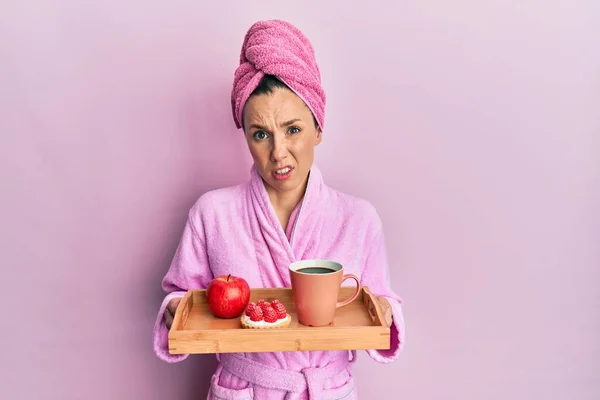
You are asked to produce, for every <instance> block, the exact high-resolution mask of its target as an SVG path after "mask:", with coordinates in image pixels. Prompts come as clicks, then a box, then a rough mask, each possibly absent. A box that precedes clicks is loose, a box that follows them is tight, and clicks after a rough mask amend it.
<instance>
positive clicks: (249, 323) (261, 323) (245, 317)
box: [244, 314, 290, 326]
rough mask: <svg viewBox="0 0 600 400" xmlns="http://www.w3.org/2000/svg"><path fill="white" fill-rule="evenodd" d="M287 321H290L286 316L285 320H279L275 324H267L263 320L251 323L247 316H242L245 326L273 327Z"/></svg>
mask: <svg viewBox="0 0 600 400" xmlns="http://www.w3.org/2000/svg"><path fill="white" fill-rule="evenodd" d="M288 319H290V316H289V315H286V316H285V318H280V319H278V320H277V321H275V322H267V321H265V320H264V319H262V320H260V321H252V320H251V319H250V317H249V316H247V315H246V314H244V322H245V323H246V324H247V325H252V326H269V325H275V324H280V323H282V322H284V321H287V320H288Z"/></svg>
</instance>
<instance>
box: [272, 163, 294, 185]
mask: <svg viewBox="0 0 600 400" xmlns="http://www.w3.org/2000/svg"><path fill="white" fill-rule="evenodd" d="M293 170H294V167H292V166H291V165H286V166H285V167H283V168H279V169H276V170H275V171H273V177H274V178H275V179H277V180H278V181H283V180H286V179H288V178H289V177H290V176H292V171H293Z"/></svg>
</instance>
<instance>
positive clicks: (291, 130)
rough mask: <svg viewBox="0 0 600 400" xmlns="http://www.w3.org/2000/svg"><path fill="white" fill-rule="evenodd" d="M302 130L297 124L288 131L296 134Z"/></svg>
mask: <svg viewBox="0 0 600 400" xmlns="http://www.w3.org/2000/svg"><path fill="white" fill-rule="evenodd" d="M299 132H300V128H298V127H297V126H292V127H291V128H290V129H289V130H288V133H290V134H292V135H295V134H296V133H299Z"/></svg>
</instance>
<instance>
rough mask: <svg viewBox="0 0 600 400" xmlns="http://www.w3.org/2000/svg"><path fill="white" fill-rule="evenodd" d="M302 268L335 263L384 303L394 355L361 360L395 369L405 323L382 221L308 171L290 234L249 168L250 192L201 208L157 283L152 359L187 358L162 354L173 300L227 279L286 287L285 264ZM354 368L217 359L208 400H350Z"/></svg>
mask: <svg viewBox="0 0 600 400" xmlns="http://www.w3.org/2000/svg"><path fill="white" fill-rule="evenodd" d="M309 258H321V259H322V258H325V259H333V260H337V261H338V262H341V263H342V265H344V270H345V272H346V273H352V274H355V275H357V276H358V277H360V279H361V283H362V284H363V285H365V286H368V287H369V288H370V289H371V291H372V292H373V293H374V294H376V295H380V296H386V298H387V299H388V301H389V303H390V305H391V307H392V311H393V326H392V332H391V348H390V350H384V351H377V350H368V351H367V353H368V354H369V356H370V357H371V358H373V359H374V360H376V361H378V362H382V363H389V362H392V361H394V360H395V359H396V358H397V357H398V355H399V353H400V350H401V348H402V345H403V343H404V320H403V315H402V308H401V299H400V298H399V297H398V296H397V295H396V294H394V292H393V291H392V290H391V289H390V286H389V277H388V264H387V259H386V251H385V243H384V236H383V231H382V225H381V220H380V219H379V216H378V215H377V212H376V211H375V209H374V207H373V206H372V205H371V204H369V203H368V202H367V201H364V200H361V199H358V198H355V197H352V196H349V195H346V194H343V193H340V192H338V191H336V190H334V189H332V188H330V187H328V186H326V185H325V183H324V181H323V177H322V175H321V173H320V171H319V170H318V169H317V168H316V167H315V166H313V167H312V169H311V172H310V176H309V181H308V185H307V189H306V193H305V196H304V198H303V200H302V201H301V202H300V204H299V205H298V207H297V208H296V210H295V211H294V213H293V214H292V217H291V218H290V222H289V224H288V229H287V232H284V230H283V229H282V227H281V224H280V223H279V220H278V219H277V216H276V215H275V212H274V210H273V208H272V206H271V203H270V201H269V198H268V195H267V192H266V190H265V187H264V183H263V181H262V179H261V177H260V175H259V174H258V172H257V171H256V169H255V168H254V167H252V169H251V178H250V180H249V181H248V182H247V183H244V184H241V185H237V186H233V187H228V188H223V189H218V190H213V191H210V192H207V193H205V194H204V195H202V196H201V197H200V198H199V199H198V201H197V202H196V203H195V204H194V206H193V207H192V208H191V210H190V212H189V216H188V220H187V223H186V225H185V229H184V232H183V236H182V238H181V242H180V244H179V246H178V248H177V251H176V253H175V257H174V259H173V262H172V264H171V266H170V268H169V270H168V272H167V274H166V276H165V277H164V280H163V289H164V290H165V291H166V292H168V293H169V294H168V295H167V296H166V297H165V299H164V301H163V303H162V305H161V307H160V310H159V312H158V316H157V319H156V324H155V327H154V350H155V352H156V354H157V355H158V357H159V358H161V359H162V360H164V361H167V362H178V361H182V360H184V359H185V358H186V357H187V355H171V354H169V351H168V344H167V333H168V331H167V329H166V326H165V321H164V312H165V308H166V305H167V303H168V302H169V300H171V299H172V298H174V297H182V296H183V295H184V294H185V291H186V290H188V289H203V288H206V286H207V285H208V283H209V281H210V280H211V279H212V278H213V277H215V276H219V275H227V274H232V275H236V276H241V277H243V278H244V279H246V280H247V281H248V284H249V285H250V287H253V288H259V287H267V288H268V287H290V277H289V272H288V266H289V264H290V263H291V262H293V261H296V260H302V259H309ZM347 282H348V285H352V282H353V281H352V280H350V281H347ZM355 358H356V352H355V351H309V352H276V353H242V354H240V353H237V354H219V355H217V359H218V360H219V363H218V367H217V370H216V372H215V373H214V375H213V376H212V379H211V382H210V391H209V395H208V400H223V399H227V400H249V399H258V400H284V399H285V400H293V399H296V400H300V399H310V400H326V399H331V400H333V399H344V400H355V399H357V398H358V396H357V390H356V388H355V385H354V380H353V378H352V364H353V362H354V361H355ZM363 398H364V399H370V397H369V394H368V393H364V394H363Z"/></svg>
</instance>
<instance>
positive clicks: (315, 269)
mask: <svg viewBox="0 0 600 400" xmlns="http://www.w3.org/2000/svg"><path fill="white" fill-rule="evenodd" d="M289 270H290V278H291V281H292V295H293V298H294V303H295V305H296V312H297V315H298V322H300V323H301V324H302V325H308V326H327V325H329V324H331V323H332V322H333V318H334V317H335V311H336V310H337V309H338V308H340V307H343V306H345V305H347V304H349V303H351V302H352V301H354V300H355V299H356V298H357V297H358V294H359V292H360V280H359V279H358V278H357V277H356V276H355V275H352V274H346V275H344V273H343V271H344V267H343V266H342V264H340V263H338V262H335V261H330V260H302V261H296V262H293V263H292V264H290V266H289ZM346 279H354V280H355V281H356V291H355V292H354V294H353V295H352V296H350V297H349V298H348V299H346V300H344V301H342V302H338V301H337V300H338V296H339V292H340V287H341V285H342V282H344V281H345V280H346Z"/></svg>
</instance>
